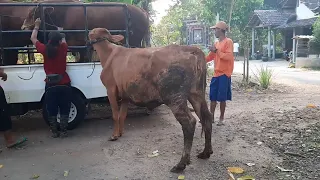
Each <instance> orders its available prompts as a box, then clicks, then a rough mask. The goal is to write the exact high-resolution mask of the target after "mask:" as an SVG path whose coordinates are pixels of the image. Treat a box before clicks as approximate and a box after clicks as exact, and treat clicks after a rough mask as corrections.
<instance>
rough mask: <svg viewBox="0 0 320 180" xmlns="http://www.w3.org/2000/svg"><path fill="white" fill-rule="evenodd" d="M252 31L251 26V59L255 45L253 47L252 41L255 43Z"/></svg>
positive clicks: (253, 31)
mask: <svg viewBox="0 0 320 180" xmlns="http://www.w3.org/2000/svg"><path fill="white" fill-rule="evenodd" d="M254 33H255V29H254V28H252V35H251V57H252V59H253V55H254V49H255V47H254V43H255V42H254V40H255V37H254Z"/></svg>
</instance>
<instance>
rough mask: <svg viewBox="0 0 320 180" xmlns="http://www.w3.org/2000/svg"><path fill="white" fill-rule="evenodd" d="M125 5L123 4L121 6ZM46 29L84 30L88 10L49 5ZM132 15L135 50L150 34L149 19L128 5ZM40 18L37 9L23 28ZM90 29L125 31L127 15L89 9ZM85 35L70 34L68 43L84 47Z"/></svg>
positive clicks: (102, 8) (82, 54)
mask: <svg viewBox="0 0 320 180" xmlns="http://www.w3.org/2000/svg"><path fill="white" fill-rule="evenodd" d="M38 2H39V3H42V2H43V3H55V2H56V0H46V1H41V2H40V1H38ZM62 2H65V3H68V4H70V3H73V4H83V3H82V2H79V1H75V0H60V1H59V3H62ZM92 4H115V3H105V2H95V3H92ZM117 4H123V3H117ZM43 8H44V13H45V22H46V29H51V30H56V29H57V28H56V26H58V27H63V28H64V30H84V29H85V16H84V9H83V7H81V6H72V7H71V6H45V7H43ZM128 13H129V15H130V23H129V28H130V29H129V30H130V33H129V45H130V46H132V47H141V41H142V39H143V38H144V36H145V35H146V34H147V32H148V28H149V19H148V16H147V14H146V12H145V11H143V10H142V9H140V8H138V7H136V6H133V5H128ZM36 18H40V8H39V7H34V8H33V9H31V10H30V12H29V15H28V17H27V18H26V19H25V21H24V23H23V25H22V27H21V29H26V30H28V29H32V28H33V27H34V21H35V19H36ZM87 19H88V29H89V30H91V29H93V28H96V27H103V28H107V29H109V30H125V21H126V20H127V19H126V18H125V13H124V9H123V7H120V6H89V7H87ZM85 38H86V36H85V34H84V33H78V32H77V33H66V40H67V43H68V45H69V46H84V45H85ZM85 55H86V50H82V51H80V62H85V61H87V58H88V57H86V56H85Z"/></svg>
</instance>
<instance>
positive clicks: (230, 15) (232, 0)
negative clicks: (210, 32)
mask: <svg viewBox="0 0 320 180" xmlns="http://www.w3.org/2000/svg"><path fill="white" fill-rule="evenodd" d="M235 2H236V0H231V6H230V12H229V32H231V26H230V25H231V18H232V12H233V6H234V3H235Z"/></svg>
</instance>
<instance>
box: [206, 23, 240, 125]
mask: <svg viewBox="0 0 320 180" xmlns="http://www.w3.org/2000/svg"><path fill="white" fill-rule="evenodd" d="M211 28H212V29H214V34H215V36H216V37H217V38H218V39H219V41H218V42H216V43H215V44H214V45H213V46H212V47H210V53H209V55H208V56H207V57H206V60H207V62H210V61H212V60H214V75H213V78H212V80H211V83H210V101H211V104H210V109H211V113H212V114H213V120H214V112H215V109H216V106H217V102H220V119H219V122H218V124H217V125H218V126H221V125H224V123H223V120H224V112H225V109H226V101H227V100H229V101H231V96H232V94H231V74H232V72H233V66H234V56H233V42H232V40H231V39H230V38H227V37H226V31H227V30H228V26H227V24H226V23H225V22H223V21H220V22H218V23H217V24H216V25H215V26H213V27H211Z"/></svg>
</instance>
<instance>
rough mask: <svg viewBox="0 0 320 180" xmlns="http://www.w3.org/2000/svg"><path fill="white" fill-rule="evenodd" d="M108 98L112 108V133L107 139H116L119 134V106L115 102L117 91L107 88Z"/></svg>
mask: <svg viewBox="0 0 320 180" xmlns="http://www.w3.org/2000/svg"><path fill="white" fill-rule="evenodd" d="M107 94H108V99H109V102H110V105H111V110H112V119H113V133H112V136H111V137H110V138H109V141H116V140H117V139H118V138H119V136H120V129H119V128H120V126H119V125H120V123H119V106H118V102H117V91H116V90H108V91H107Z"/></svg>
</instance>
